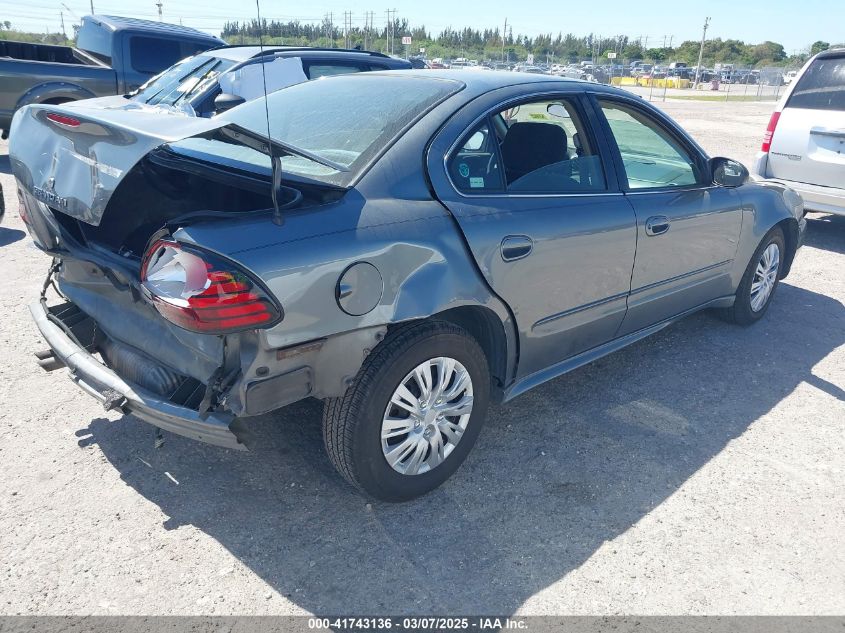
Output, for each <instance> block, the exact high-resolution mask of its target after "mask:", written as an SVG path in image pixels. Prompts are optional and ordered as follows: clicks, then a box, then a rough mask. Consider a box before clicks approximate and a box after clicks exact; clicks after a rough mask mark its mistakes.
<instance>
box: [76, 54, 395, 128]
mask: <svg viewBox="0 0 845 633" xmlns="http://www.w3.org/2000/svg"><path fill="white" fill-rule="evenodd" d="M261 64H264V69H263V71H262V68H261ZM411 66H412V64H411V63H410V62H408V61H406V60H404V59H398V58H395V57H389V56H387V55H384V54H382V53H375V52H370V51H361V50H357V49H339V48H314V47H297V46H272V47H268V46H265V47H264V48H263V49H262V48H261V47H259V46H254V45H247V46H225V47H221V48H216V49H213V50H210V51H205V52H203V53H200V54H198V55H195V56H193V57H190V58H188V59H185V60H183V61H181V62H179V63H178V64H176V65H175V66H173V67H172V68H170V69H168V70H167V71H165V72H164V73H162V74H161V75H159V76H158V77H155V78H154V79H152V80H151V81H150V82H148V83H147V84H145V85H144V86H142V87H141V89H140V90H139V91H137V92H136V93H135V94H133V95H132V96H131V99H132V101H133V102H135V103H143V104H145V105H150V106H163V107H167V108H172V109H176V110H179V111H182V112H185V113H187V114H191V115H196V116H202V117H210V116H213V115H215V114H219V113H220V112H223V111H225V110H228V109H230V108H232V107H234V106H237V105H240V104H241V103H244V102H245V101H249V100H251V99H254V98H256V97H258V96H263V94H264V87H265V85H266V87H267V90H268V92H274V91H276V90H279V89H281V88H284V87H287V86H289V85H292V84H294V83H299V82H301V81H306V80H309V79H319V78H321V77H327V76H331V75H343V74H347V73H358V72H368V71H372V70H401V69H409V68H411ZM97 103H99V104H101V105H102V106H104V107H106V106H114V107H120V106H121V105H123V104H121V102H120V100H109V99H104V100H101V101H99V102H97ZM93 105H94V104H92V103H89V104H86V107H92V106H93Z"/></svg>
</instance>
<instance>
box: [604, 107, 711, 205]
mask: <svg viewBox="0 0 845 633" xmlns="http://www.w3.org/2000/svg"><path fill="white" fill-rule="evenodd" d="M599 103H600V104H601V109H602V112H603V113H604V116H605V118H606V119H607V123H608V125H609V126H610V130H611V131H612V132H613V137H614V139H615V140H616V145H617V146H618V147H619V152H620V154H622V164H623V165H624V166H625V175H626V176H627V178H628V188H629V189H650V188H664V187H685V186H690V185H695V184H697V183H698V181H699V178H698V169H697V167H696V163H695V160H693V158H692V157H691V156H690V154H689V152H688V151H687V150H686V149H685V148H684V147H683V146H682V145H681V144H680V143H679V142H678V141H676V140H675V139H674V138H673V137H672V135H671V134H669V132H668V131H666V130H664V129H663V127H662V126H660V125H659V124H658V123H657V122H656V121H654V120H652V119H651V118H650V117H649V116H647V115H646V114H644V113H642V112H640V111H639V110H636V109H634V108H630V107H628V106H625V105H622V104H619V103H615V102H612V101H603V100H602V101H599Z"/></svg>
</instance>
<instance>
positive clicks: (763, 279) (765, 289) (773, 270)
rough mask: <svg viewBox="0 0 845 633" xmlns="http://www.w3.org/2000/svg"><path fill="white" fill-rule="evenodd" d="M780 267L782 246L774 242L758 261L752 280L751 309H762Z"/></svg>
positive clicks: (773, 286) (770, 292)
mask: <svg viewBox="0 0 845 633" xmlns="http://www.w3.org/2000/svg"><path fill="white" fill-rule="evenodd" d="M779 268H780V248H779V247H778V245H777V244H775V243H774V242H773V243H771V244H769V245H768V246H767V247H766V250H764V251H763V254H762V255H761V256H760V261H759V262H757V269H756V270H755V271H754V279H753V280H752V281H751V309H752V310H753V311H754V312H759V311H760V310H762V309H763V308H764V307H765V305H766V302H767V301H768V300H769V297H770V296H771V294H772V290H774V289H775V283H776V282H777V278H778V269H779Z"/></svg>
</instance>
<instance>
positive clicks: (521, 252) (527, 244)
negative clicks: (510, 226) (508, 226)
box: [502, 235, 534, 262]
mask: <svg viewBox="0 0 845 633" xmlns="http://www.w3.org/2000/svg"><path fill="white" fill-rule="evenodd" d="M533 248H534V240H532V239H531V238H530V237H528V236H527V235H508V236H507V237H506V238H505V239H503V240H502V259H504V260H505V261H506V262H512V261H515V260H517V259H522V258H523V257H528V255H530V254H531V251H532V249H533Z"/></svg>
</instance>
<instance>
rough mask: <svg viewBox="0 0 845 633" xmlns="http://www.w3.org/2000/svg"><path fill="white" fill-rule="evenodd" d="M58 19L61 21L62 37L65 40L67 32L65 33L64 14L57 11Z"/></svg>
mask: <svg viewBox="0 0 845 633" xmlns="http://www.w3.org/2000/svg"><path fill="white" fill-rule="evenodd" d="M59 19H60V20H61V21H62V37H63V38H65V39H67V31H65V14H64V11H59Z"/></svg>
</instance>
